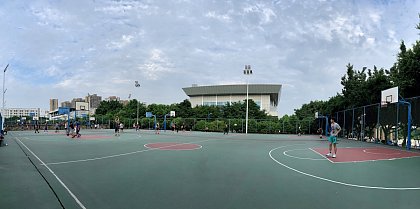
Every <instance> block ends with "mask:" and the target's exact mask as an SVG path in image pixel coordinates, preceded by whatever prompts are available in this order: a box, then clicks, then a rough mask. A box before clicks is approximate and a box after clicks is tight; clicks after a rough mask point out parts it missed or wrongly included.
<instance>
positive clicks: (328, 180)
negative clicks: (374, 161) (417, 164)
mask: <svg viewBox="0 0 420 209" xmlns="http://www.w3.org/2000/svg"><path fill="white" fill-rule="evenodd" d="M284 147H286V146H281V147H277V148H274V149H272V150H270V151H269V152H268V155H269V156H270V158H271V159H272V160H273V161H274V162H276V163H277V164H279V165H281V166H283V167H285V168H287V169H289V170H291V171H294V172H296V173H299V174H302V175H305V176H309V177H312V178H315V179H319V180H322V181H326V182H330V183H334V184H340V185H344V186H349V187H357V188H363V189H378V190H400V191H404V190H420V187H380V186H367V185H358V184H350V183H345V182H341V181H335V180H332V179H328V178H324V177H320V176H316V175H313V174H309V173H305V172H303V171H300V170H298V169H295V168H292V167H290V166H288V165H285V164H283V163H281V162H280V161H278V160H277V159H275V158H274V157H273V155H272V154H271V153H272V152H273V151H275V150H278V149H280V148H284Z"/></svg>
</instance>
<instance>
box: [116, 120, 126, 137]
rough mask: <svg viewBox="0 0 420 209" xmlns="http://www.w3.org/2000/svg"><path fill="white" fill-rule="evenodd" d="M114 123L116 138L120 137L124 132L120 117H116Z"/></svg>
mask: <svg viewBox="0 0 420 209" xmlns="http://www.w3.org/2000/svg"><path fill="white" fill-rule="evenodd" d="M114 122H115V123H114V132H115V136H120V133H122V132H124V124H123V123H121V122H120V118H119V117H118V116H117V117H115V120H114Z"/></svg>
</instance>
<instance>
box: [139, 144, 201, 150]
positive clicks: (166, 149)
mask: <svg viewBox="0 0 420 209" xmlns="http://www.w3.org/2000/svg"><path fill="white" fill-rule="evenodd" d="M156 143H162V144H164V143H168V142H156ZM156 143H147V144H145V145H143V146H144V147H145V148H147V149H161V150H162V151H188V150H196V149H201V148H203V146H201V145H200V144H193V143H183V144H193V145H198V146H199V147H197V148H193V149H162V148H166V146H163V147H156V148H151V147H148V146H147V145H149V144H156ZM170 143H172V142H170ZM174 143H176V142H174ZM176 145H180V144H174V145H171V146H176ZM168 146H169V145H168Z"/></svg>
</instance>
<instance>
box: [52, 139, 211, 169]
mask: <svg viewBox="0 0 420 209" xmlns="http://www.w3.org/2000/svg"><path fill="white" fill-rule="evenodd" d="M210 140H219V139H206V140H201V141H196V142H186V143H179V144H175V145H169V146H164V147H159V148H150V149H145V150H137V151H133V152H126V153H121V154H115V155H108V156H103V157H95V158H88V159H81V160H69V161H62V162H53V163H45V165H60V164H69V163H78V162H87V161H94V160H103V159H108V158H114V157H121V156H125V155H132V154H136V153H142V152H148V151H152V150H159V149H162V148H170V147H176V146H180V145H183V144H191V143H199V142H205V141H210Z"/></svg>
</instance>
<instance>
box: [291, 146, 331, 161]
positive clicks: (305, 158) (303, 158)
mask: <svg viewBox="0 0 420 209" xmlns="http://www.w3.org/2000/svg"><path fill="white" fill-rule="evenodd" d="M308 149H310V148H306V149H291V150H286V151H284V152H283V155H286V156H287V157H291V158H296V159H300V160H327V159H325V158H309V157H297V156H293V155H291V154H287V153H288V152H293V151H296V150H308Z"/></svg>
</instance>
